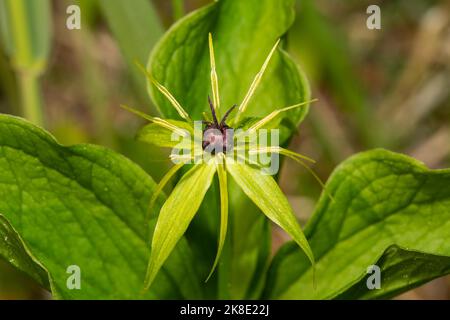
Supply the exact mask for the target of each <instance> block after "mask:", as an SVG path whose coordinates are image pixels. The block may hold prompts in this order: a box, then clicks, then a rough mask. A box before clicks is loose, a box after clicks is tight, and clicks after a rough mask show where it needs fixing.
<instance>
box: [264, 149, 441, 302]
mask: <svg viewBox="0 0 450 320" xmlns="http://www.w3.org/2000/svg"><path fill="white" fill-rule="evenodd" d="M327 190H328V192H329V193H330V194H331V195H332V196H333V197H334V199H335V201H334V202H333V201H331V200H330V198H329V197H328V196H327V195H325V194H322V196H321V198H320V201H319V203H318V205H317V208H316V210H315V213H314V215H313V217H312V219H311V221H310V223H309V224H308V225H307V227H306V228H305V234H306V236H307V238H308V240H309V243H310V245H311V248H312V250H313V252H314V255H315V257H316V260H317V263H316V266H317V268H316V272H317V278H316V279H317V289H316V290H313V288H312V287H311V270H310V267H309V265H308V261H307V260H306V258H305V257H304V256H303V255H302V254H301V253H300V252H298V250H295V247H294V246H293V245H292V244H287V245H285V246H284V247H283V248H282V249H281V250H280V252H279V254H278V255H277V256H276V258H275V259H274V261H273V263H272V266H271V270H270V272H269V276H268V282H267V286H266V289H265V294H264V296H265V297H267V298H286V299H299V298H300V299H302V298H308V299H321V298H333V297H336V296H338V295H339V294H341V293H343V292H345V290H347V289H349V288H350V287H351V286H353V285H354V284H355V283H358V282H359V281H360V280H361V279H362V278H363V277H364V276H365V275H366V270H367V267H368V266H370V265H373V264H375V263H376V262H377V261H378V260H379V258H380V257H382V256H383V253H384V252H385V250H386V249H388V248H389V247H390V246H392V245H397V246H400V247H401V248H403V250H404V251H405V252H406V253H405V252H402V253H401V255H400V256H397V255H392V253H389V252H388V253H386V254H385V255H384V256H383V258H382V260H381V261H382V265H383V266H389V265H391V264H395V263H398V261H400V260H404V261H402V262H401V263H402V264H403V268H404V269H403V270H404V271H403V273H402V272H398V271H397V272H396V273H393V274H391V276H389V277H388V276H386V277H385V279H384V284H383V283H382V284H381V286H382V287H383V286H385V288H386V290H387V291H388V292H389V290H390V289H389V288H392V287H395V293H400V292H402V291H404V290H407V289H409V288H411V287H413V286H415V285H418V284H420V283H421V281H422V280H426V279H431V278H433V277H436V276H437V273H436V270H441V271H442V272H443V273H442V274H445V273H446V272H448V265H447V266H443V265H442V263H441V265H440V267H439V268H437V269H436V270H433V271H430V273H429V274H428V275H427V273H428V271H427V269H423V270H422V271H423V272H424V273H423V274H416V273H415V271H414V270H415V268H414V266H410V264H412V263H414V259H410V258H411V257H412V256H414V257H415V258H417V259H419V260H420V259H422V260H423V255H424V254H426V255H435V256H444V257H448V256H450V241H449V235H450V223H449V221H450V170H448V169H447V170H429V169H427V168H426V167H425V166H424V165H423V164H421V163H420V162H418V161H416V160H414V159H412V158H409V157H407V156H404V155H400V154H396V153H392V152H389V151H386V150H381V149H377V150H372V151H368V152H364V153H361V154H357V155H355V156H353V157H351V158H349V159H348V160H346V161H344V162H343V163H342V164H341V165H340V166H339V167H338V168H337V169H336V170H335V171H334V173H333V174H332V176H331V177H330V179H329V181H328V182H327ZM417 252H418V253H417ZM402 256H403V257H405V256H408V257H409V258H408V259H403V258H402ZM394 258H395V261H394V262H391V261H390V260H391V259H394ZM383 259H385V260H383ZM386 259H387V260H386ZM399 259H400V260H399ZM442 261H444V260H442ZM446 261H447V262H448V260H446ZM407 266H408V267H407ZM428 270H431V269H430V268H428ZM445 270H446V271H445ZM400 275H401V277H404V279H403V280H401V279H398V277H399V276H400ZM409 279H411V281H410V280H409ZM392 292H393V291H391V293H392ZM388 295H389V293H388Z"/></svg>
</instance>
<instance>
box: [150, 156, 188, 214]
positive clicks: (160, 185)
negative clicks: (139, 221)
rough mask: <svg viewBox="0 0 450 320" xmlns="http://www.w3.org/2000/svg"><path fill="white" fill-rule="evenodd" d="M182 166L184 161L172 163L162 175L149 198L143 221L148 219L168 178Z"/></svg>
mask: <svg viewBox="0 0 450 320" xmlns="http://www.w3.org/2000/svg"><path fill="white" fill-rule="evenodd" d="M183 166H184V163H178V164H176V165H174V166H173V167H172V168H170V170H169V171H168V172H167V173H166V174H165V175H164V177H163V178H162V179H161V181H160V182H159V183H158V185H157V186H156V188H155V190H154V191H153V195H152V198H151V199H150V203H149V205H148V210H147V216H146V219H145V221H148V220H149V219H150V216H151V214H152V209H153V206H154V205H155V202H156V200H157V199H158V197H159V195H160V194H161V192H162V190H163V189H164V187H165V186H166V184H167V182H169V181H170V179H171V178H172V177H173V176H174V175H175V173H177V172H178V170H180V169H181V168H182V167H183Z"/></svg>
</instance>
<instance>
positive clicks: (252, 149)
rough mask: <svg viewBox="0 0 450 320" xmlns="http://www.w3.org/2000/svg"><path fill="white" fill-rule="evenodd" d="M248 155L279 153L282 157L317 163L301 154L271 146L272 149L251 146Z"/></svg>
mask: <svg viewBox="0 0 450 320" xmlns="http://www.w3.org/2000/svg"><path fill="white" fill-rule="evenodd" d="M248 153H249V154H259V153H278V154H281V155H284V156H286V157H289V158H291V159H294V160H297V158H299V159H303V160H306V161H309V162H311V163H316V161H315V160H314V159H312V158H310V157H307V156H304V155H302V154H300V153H297V152H294V151H291V150H288V149H285V148H282V147H277V146H271V147H257V146H256V147H254V146H250V147H249V149H248Z"/></svg>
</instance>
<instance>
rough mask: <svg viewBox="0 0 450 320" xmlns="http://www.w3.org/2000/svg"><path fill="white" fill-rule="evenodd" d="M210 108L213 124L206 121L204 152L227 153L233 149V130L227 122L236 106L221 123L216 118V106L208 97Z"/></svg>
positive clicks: (226, 114)
mask: <svg viewBox="0 0 450 320" xmlns="http://www.w3.org/2000/svg"><path fill="white" fill-rule="evenodd" d="M208 102H209V107H210V109H211V114H212V118H213V122H209V121H204V124H206V127H205V129H203V141H202V147H203V150H205V151H207V152H209V153H211V154H216V153H219V152H223V153H226V152H227V151H231V150H232V149H233V131H234V130H233V128H231V127H229V126H228V125H227V124H226V123H225V121H226V120H227V117H228V116H229V115H230V113H231V112H232V111H233V109H234V108H235V107H236V105H234V106H232V107H231V108H230V109H229V110H228V111H227V112H226V113H225V115H224V116H223V118H222V120H221V121H220V122H219V121H218V120H217V117H216V111H215V109H214V105H213V103H212V102H211V99H210V97H209V96H208Z"/></svg>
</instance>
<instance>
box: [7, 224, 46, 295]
mask: <svg viewBox="0 0 450 320" xmlns="http://www.w3.org/2000/svg"><path fill="white" fill-rule="evenodd" d="M0 256H1V257H3V258H4V259H5V260H6V261H8V262H9V263H11V264H12V265H13V266H15V267H16V268H17V269H19V270H21V271H23V272H25V273H26V274H28V275H30V276H31V278H33V279H35V280H36V281H37V282H38V283H39V284H40V285H41V286H43V287H45V288H49V283H48V277H47V272H46V271H45V270H44V269H42V267H40V266H39V265H38V264H37V263H36V262H35V261H34V260H33V258H32V257H31V256H30V253H29V251H27V249H26V248H25V246H24V244H23V241H22V240H21V239H20V236H19V235H18V234H17V232H16V231H15V230H14V229H13V227H12V226H11V225H10V224H9V222H8V221H7V220H6V219H5V218H4V217H3V216H2V215H0Z"/></svg>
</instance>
